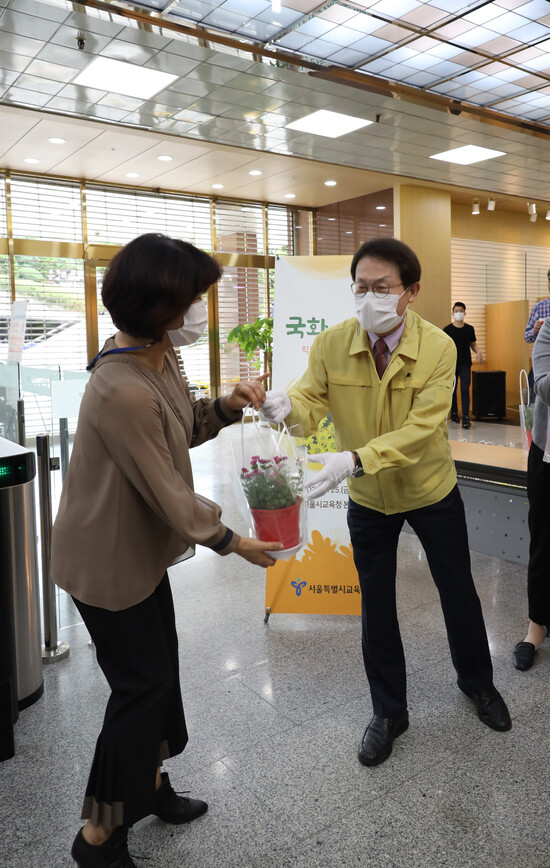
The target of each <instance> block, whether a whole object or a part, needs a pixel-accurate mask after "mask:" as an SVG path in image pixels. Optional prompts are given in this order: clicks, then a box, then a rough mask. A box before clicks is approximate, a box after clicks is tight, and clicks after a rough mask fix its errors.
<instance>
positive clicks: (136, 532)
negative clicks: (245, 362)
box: [52, 234, 282, 868]
mask: <svg viewBox="0 0 550 868" xmlns="http://www.w3.org/2000/svg"><path fill="white" fill-rule="evenodd" d="M221 273H222V270H221V267H220V266H219V265H218V263H217V262H216V261H215V260H214V259H212V257H210V256H209V255H208V254H206V253H204V252H203V251H201V250H198V249H197V248H196V247H194V246H193V245H192V244H188V243H186V242H184V241H179V240H175V239H171V238H167V237H165V236H163V235H155V234H149V235H142V236H141V237H139V238H136V239H135V240H134V241H132V242H130V243H129V244H128V245H127V246H126V247H125V248H124V249H123V250H121V251H120V252H119V253H118V254H117V255H116V256H115V257H114V259H113V260H112V263H111V265H110V267H109V269H108V271H107V274H106V275H105V279H104V283H103V290H102V299H103V303H104V305H105V307H106V308H107V310H108V311H109V313H110V314H111V317H112V319H113V322H114V323H115V325H116V327H117V328H118V329H119V331H118V332H117V333H116V334H115V336H114V337H113V338H110V339H109V340H108V341H107V343H106V344H105V346H104V347H103V349H102V351H101V353H99V355H98V356H97V357H96V358H95V359H94V360H93V362H91V364H90V369H91V371H92V375H91V377H90V381H89V383H88V385H87V388H86V391H85V394H84V397H83V399H82V404H81V407H80V415H79V419H78V427H77V432H76V435H75V441H74V447H73V452H72V456H71V462H70V466H69V470H68V473H67V477H66V479H65V484H64V487H63V492H62V495H61V502H60V506H59V512H58V515H57V518H56V521H55V525H54V530H53V541H52V573H53V577H54V581H55V582H56V583H57V584H58V585H59V586H60V587H61V588H63V589H64V590H66V591H67V592H68V593H70V594H71V595H72V597H73V599H74V601H75V604H76V606H77V608H78V610H79V611H80V613H81V615H82V618H83V620H84V623H85V624H86V626H87V628H88V630H89V632H90V635H91V636H92V639H93V641H94V644H95V647H96V651H97V660H98V663H99V665H100V666H101V668H102V670H103V673H104V674H105V677H106V679H107V681H108V683H109V686H110V688H111V695H110V698H109V701H108V704H107V709H106V712H105V718H104V722H103V728H102V730H101V732H100V734H99V738H98V741H97V746H96V751H95V756H94V760H93V763H92V768H91V772H90V776H89V780H88V786H87V789H86V796H85V799H84V805H83V809H82V818H83V819H85V820H86V821H87V822H86V824H85V825H84V826H83V828H82V829H81V830H80V831H79V833H78V834H77V836H76V838H75V840H74V843H73V847H72V856H73V859H74V860H75V861H76V863H77V864H78V865H79V866H80V868H109V866H115V865H116V866H117V868H133V866H134V868H135V863H134V862H133V860H132V859H131V857H130V855H129V854H128V847H127V831H128V827H129V826H131V825H132V824H133V823H135V822H137V820H139V819H141V818H142V817H144V816H147V815H148V814H155V815H156V816H157V817H160V818H161V819H162V820H165V821H166V822H168V823H185V822H189V821H190V820H194V819H195V818H196V817H199V816H200V815H201V814H203V813H204V812H205V811H206V809H207V805H206V803H205V802H202V801H200V800H198V799H191V798H182V797H181V796H178V795H177V794H176V793H175V791H174V790H173V789H172V787H171V784H170V781H169V778H168V775H167V774H166V773H162V774H161V771H160V765H161V762H162V761H163V760H164V759H167V758H168V757H170V756H175V755H176V754H178V753H181V751H183V749H184V747H185V745H186V743H187V730H186V726H185V717H184V713H183V706H182V700H181V692H180V685H179V663H178V641H177V634H176V627H175V617H174V607H173V602H172V596H171V591H170V585H169V580H168V575H167V572H166V571H167V568H168V567H169V566H170V565H171V564H174V563H175V562H177V561H179V560H182V559H183V558H184V557H188V556H189V555H191V554H193V552H194V548H195V545H196V544H197V543H198V544H200V545H203V546H207V547H209V548H211V549H212V550H213V551H215V552H217V553H218V554H220V555H222V556H224V555H228V554H230V553H232V552H233V553H235V554H237V555H240V556H241V557H243V558H244V559H245V560H247V561H250V562H251V563H253V564H257V565H258V566H261V567H267V566H271V565H273V564H274V563H275V561H274V560H273V558H271V557H270V555H269V550H276V549H280V548H282V546H281V545H280V544H278V543H263V542H260V541H259V540H252V539H248V538H241V537H239V536H238V535H237V534H236V533H234V532H233V531H232V530H231V529H229V528H227V527H226V526H225V525H224V524H223V523H222V522H221V520H220V517H221V508H220V507H219V506H218V505H217V504H216V503H213V502H212V501H211V500H208V499H207V498H205V497H202V496H201V495H200V494H196V493H195V491H194V489H193V475H192V471H191V463H190V459H189V448H190V447H191V446H198V445H199V444H200V443H204V442H205V441H206V440H209V439H211V438H213V437H215V436H216V435H217V434H218V433H219V431H220V430H221V429H222V428H224V427H225V426H227V425H230V424H231V423H232V422H235V421H236V420H238V419H240V417H241V411H242V409H243V407H245V406H246V405H247V404H250V403H251V404H252V405H253V406H254V407H255V408H256V409H257V408H258V407H259V406H260V405H261V403H262V402H263V401H264V399H265V391H264V388H263V386H262V385H261V382H259V381H251V382H241V383H238V384H237V386H235V388H234V390H233V392H232V393H231V394H230V395H228V396H226V397H223V398H216V399H215V400H210V399H201V400H199V401H194V400H193V399H192V398H191V395H190V393H189V389H188V387H187V384H186V382H185V380H184V379H183V378H182V377H181V374H180V372H179V368H178V362H177V357H176V354H175V352H174V349H173V347H174V346H175V345H176V346H178V345H179V346H182V345H185V344H189V343H193V342H194V341H195V340H197V339H198V338H199V337H200V335H201V334H202V332H203V330H204V327H205V325H206V322H207V313H206V306H205V304H204V301H203V300H202V295H203V293H204V292H206V290H207V289H208V287H209V286H211V285H212V284H213V283H215V282H216V281H217V280H219V278H220V277H221Z"/></svg>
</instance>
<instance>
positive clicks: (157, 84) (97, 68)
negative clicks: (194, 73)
mask: <svg viewBox="0 0 550 868" xmlns="http://www.w3.org/2000/svg"><path fill="white" fill-rule="evenodd" d="M177 78H178V76H177V75H172V74H170V73H168V72H160V71H159V70H157V69H146V68H144V67H143V66H136V65H135V64H133V63H125V62H124V61H121V60H111V58H109V57H97V58H96V59H95V60H93V61H92V62H91V63H90V64H89V65H88V66H87V67H86V68H85V69H83V70H82V72H80V73H79V74H78V75H77V76H76V78H75V79H74V80H73V84H75V85H80V86H81V87H92V88H95V89H96V90H104V91H110V92H111V93H119V94H122V95H123V96H133V97H141V98H142V99H144V100H145V99H151V98H152V97H153V96H156V94H158V93H159V91H161V90H164V88H166V87H168V86H169V85H170V84H172V83H173V82H174V81H176V79H177Z"/></svg>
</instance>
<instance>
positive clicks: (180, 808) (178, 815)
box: [153, 772, 208, 825]
mask: <svg viewBox="0 0 550 868" xmlns="http://www.w3.org/2000/svg"><path fill="white" fill-rule="evenodd" d="M161 778H162V784H161V785H160V787H159V788H158V790H157V791H156V793H155V804H154V809H153V814H154V815H155V817H158V818H159V820H164V822H165V823H172V824H174V825H180V824H181V823H190V822H191V821H192V820H196V819H197V817H201V816H202V815H203V814H204V813H206V811H207V810H208V805H207V804H206V802H203V801H201V800H200V799H190V798H188V797H187V796H184V795H180V794H179V793H176V791H175V790H174V788H173V787H172V784H171V783H170V778H169V777H168V775H167V773H166V772H162V774H161Z"/></svg>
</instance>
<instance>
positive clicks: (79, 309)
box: [14, 256, 87, 437]
mask: <svg viewBox="0 0 550 868" xmlns="http://www.w3.org/2000/svg"><path fill="white" fill-rule="evenodd" d="M14 265H15V293H16V298H17V299H27V301H28V306H27V325H26V330H25V343H24V348H23V360H22V365H23V367H32V368H46V369H48V368H49V369H52V368H57V370H58V371H59V369H61V370H71V371H75V370H76V371H83V370H84V369H85V367H86V362H87V360H86V320H85V303H84V265H83V262H82V260H80V259H60V258H57V257H55V258H54V257H46V256H16V257H15V262H14ZM21 397H22V398H23V400H24V401H25V418H26V432H27V436H28V437H32V436H35V435H36V434H39V433H43V432H44V431H50V430H51V410H50V396H49V392H48V390H47V388H46V386H45V385H43V387H41V390H40V391H39V392H38V393H37V392H34V391H33V390H31V389H26V388H25V387H24V385H23V388H22V395H21Z"/></svg>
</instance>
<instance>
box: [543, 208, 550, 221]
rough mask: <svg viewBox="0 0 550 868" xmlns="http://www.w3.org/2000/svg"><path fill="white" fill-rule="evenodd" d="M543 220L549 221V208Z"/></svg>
mask: <svg viewBox="0 0 550 868" xmlns="http://www.w3.org/2000/svg"><path fill="white" fill-rule="evenodd" d="M544 219H545V220H550V208H549V209H548V211H547V212H546V217H545V218H544Z"/></svg>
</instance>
